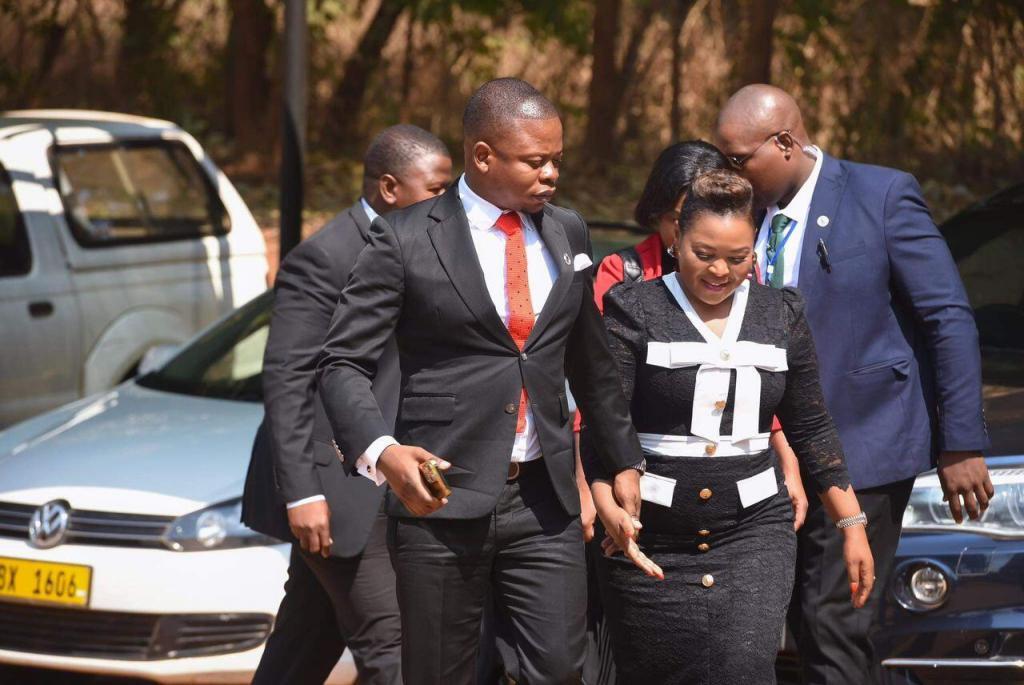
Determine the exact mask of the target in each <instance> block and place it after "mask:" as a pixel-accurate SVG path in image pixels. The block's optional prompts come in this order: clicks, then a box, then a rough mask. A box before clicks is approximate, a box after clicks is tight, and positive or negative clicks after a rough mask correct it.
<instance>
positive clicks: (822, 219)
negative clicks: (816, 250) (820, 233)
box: [818, 214, 828, 228]
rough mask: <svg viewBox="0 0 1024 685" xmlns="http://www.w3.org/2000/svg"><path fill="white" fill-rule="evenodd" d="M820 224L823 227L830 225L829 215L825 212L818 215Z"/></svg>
mask: <svg viewBox="0 0 1024 685" xmlns="http://www.w3.org/2000/svg"><path fill="white" fill-rule="evenodd" d="M818 225H819V226H821V227H822V228H825V227H826V226H828V217H827V216H825V215H824V214H822V215H821V216H819V217H818Z"/></svg>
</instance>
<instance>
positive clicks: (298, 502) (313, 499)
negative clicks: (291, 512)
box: [284, 495, 327, 509]
mask: <svg viewBox="0 0 1024 685" xmlns="http://www.w3.org/2000/svg"><path fill="white" fill-rule="evenodd" d="M326 499H327V498H326V497H324V496H323V495H313V496H312V497H303V498H302V499H299V500H295V501H294V502H289V503H288V504H286V505H284V506H285V508H286V509H294V508H295V507H301V506H302V505H303V504H311V503H313V502H322V501H324V500H326Z"/></svg>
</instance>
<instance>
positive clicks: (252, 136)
mask: <svg viewBox="0 0 1024 685" xmlns="http://www.w3.org/2000/svg"><path fill="white" fill-rule="evenodd" d="M229 7H230V11H231V25H230V28H229V29H228V41H227V55H226V59H225V76H226V78H225V81H226V83H225V86H226V87H225V96H226V102H225V103H224V105H225V106H224V110H225V115H226V121H225V127H224V128H225V131H226V132H227V134H228V136H229V137H231V138H233V139H234V141H235V145H236V148H237V150H238V152H240V153H242V154H245V153H254V152H269V151H270V150H271V149H272V147H273V146H272V145H268V143H267V141H268V138H269V137H270V129H269V127H268V124H269V122H268V120H267V113H268V112H269V111H270V106H269V105H270V100H269V94H270V77H269V75H268V74H267V50H268V48H269V47H270V42H271V40H272V39H273V37H274V13H273V11H272V10H271V9H270V8H269V7H267V4H266V2H265V1H264V0H230V2H229Z"/></svg>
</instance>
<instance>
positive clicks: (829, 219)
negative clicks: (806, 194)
mask: <svg viewBox="0 0 1024 685" xmlns="http://www.w3.org/2000/svg"><path fill="white" fill-rule="evenodd" d="M845 187H846V171H845V170H844V169H843V167H842V166H841V165H840V164H839V161H838V160H836V159H835V158H834V157H830V156H829V155H825V159H824V161H823V162H822V165H821V173H820V174H819V175H818V183H817V184H816V185H815V188H814V195H813V196H812V197H811V206H810V209H809V210H808V212H807V226H806V228H805V229H804V243H803V250H802V252H801V256H800V279H799V281H798V286H799V288H800V290H801V291H803V292H805V293H810V292H813V291H814V284H815V282H816V281H817V280H818V278H820V277H821V274H823V273H825V265H824V264H823V263H822V259H821V257H820V255H819V254H818V241H819V240H820V241H821V242H823V243H825V246H826V247H828V246H829V245H830V240H829V237H830V235H831V234H833V233H834V232H835V231H836V230H837V229H838V226H837V225H836V224H837V222H836V217H837V211H838V209H839V201H840V200H841V199H842V197H843V189H844V188H845ZM821 217H825V219H826V220H822V221H819V219H820V218H821ZM821 223H824V224H825V225H824V226H821Z"/></svg>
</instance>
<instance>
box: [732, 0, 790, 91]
mask: <svg viewBox="0 0 1024 685" xmlns="http://www.w3.org/2000/svg"><path fill="white" fill-rule="evenodd" d="M777 11H778V0H757V2H751V3H745V4H744V5H743V11H742V15H743V16H742V29H741V31H742V35H743V36H744V40H743V42H742V45H740V46H739V49H738V51H737V53H736V61H735V62H734V65H733V81H734V82H735V85H736V86H737V87H741V86H744V85H746V84H749V83H771V55H772V46H773V42H774V41H773V34H772V28H773V26H774V24H775V14H776V12H777ZM726 31H728V27H726Z"/></svg>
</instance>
